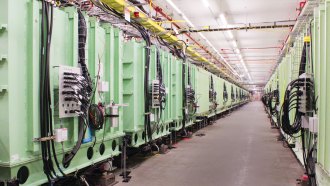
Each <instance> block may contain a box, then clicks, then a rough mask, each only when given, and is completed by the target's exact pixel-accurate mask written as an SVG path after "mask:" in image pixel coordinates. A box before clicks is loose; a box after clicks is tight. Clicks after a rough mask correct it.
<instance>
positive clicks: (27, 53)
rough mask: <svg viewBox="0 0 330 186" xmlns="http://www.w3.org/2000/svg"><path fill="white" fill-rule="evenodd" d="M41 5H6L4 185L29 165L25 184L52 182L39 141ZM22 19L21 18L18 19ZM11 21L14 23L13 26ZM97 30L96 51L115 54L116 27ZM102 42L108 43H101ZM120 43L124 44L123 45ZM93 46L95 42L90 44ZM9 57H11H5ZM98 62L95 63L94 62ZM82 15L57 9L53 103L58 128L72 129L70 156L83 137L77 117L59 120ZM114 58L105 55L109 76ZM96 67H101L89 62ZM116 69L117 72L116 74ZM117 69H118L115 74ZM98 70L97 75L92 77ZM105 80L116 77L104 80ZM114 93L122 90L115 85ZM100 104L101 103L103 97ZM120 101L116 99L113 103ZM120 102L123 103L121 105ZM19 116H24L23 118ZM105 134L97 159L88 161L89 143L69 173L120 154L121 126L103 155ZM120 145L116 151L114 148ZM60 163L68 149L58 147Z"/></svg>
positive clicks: (0, 94) (110, 132)
mask: <svg viewBox="0 0 330 186" xmlns="http://www.w3.org/2000/svg"><path fill="white" fill-rule="evenodd" d="M40 5H41V4H40V2H39V1H27V2H25V3H22V2H18V1H16V0H11V1H7V0H5V1H1V2H0V14H1V16H0V25H1V26H2V25H3V24H7V29H5V30H3V29H0V48H1V50H0V51H1V54H0V56H2V57H1V58H2V60H1V61H0V74H1V78H0V89H1V90H0V111H1V115H0V125H1V128H2V130H1V131H0V149H2V152H1V153H0V180H4V179H10V178H13V177H16V173H17V171H18V169H19V168H20V167H21V166H23V165H24V166H27V167H28V168H29V170H30V177H29V178H28V180H27V182H26V183H25V185H39V184H41V183H44V182H46V177H45V175H44V173H43V170H42V167H43V165H42V161H41V156H40V146H39V143H37V142H33V141H32V139H33V138H38V137H39V133H40V132H39V130H40V129H39V103H38V102H39V47H40V46H39V41H40V40H39V38H40V8H41V6H40ZM17 15H20V16H17ZM9 20H10V21H9ZM107 32H109V33H106V32H105V29H103V28H101V27H98V28H97V29H96V28H95V35H94V39H95V40H98V43H97V44H95V49H92V48H91V47H92V46H90V47H88V48H91V50H94V51H101V50H103V51H105V50H108V51H114V48H113V47H114V46H113V44H111V43H113V42H114V40H115V39H114V38H113V35H114V34H113V31H112V28H111V27H109V30H108V31H107ZM88 33H89V34H91V36H90V39H91V40H90V41H92V40H93V39H92V38H93V35H92V28H89V31H88ZM100 42H102V44H100ZM117 42H118V41H117ZM90 44H92V42H90ZM4 56H6V58H3V57H4ZM3 59H5V60H3ZM90 60H92V59H90ZM77 61H78V16H77V13H76V10H75V9H74V8H66V9H63V10H59V9H54V30H53V37H52V45H51V52H50V67H51V68H50V79H51V85H50V86H51V90H52V91H51V99H52V103H54V105H53V110H54V113H53V121H54V128H60V127H65V128H68V141H67V142H65V143H64V144H63V151H64V152H68V151H70V150H71V148H72V147H73V146H74V145H75V143H76V141H77V136H78V134H77V133H78V122H77V119H76V118H63V119H59V116H58V109H59V107H60V105H59V104H58V84H59V82H58V70H59V68H58V66H59V65H65V66H73V67H78V64H77ZM113 61H114V60H113V59H112V60H110V59H109V56H107V55H104V57H102V58H101V63H102V64H104V67H105V68H103V69H104V73H107V74H110V73H109V68H111V66H112V65H113ZM89 62H90V63H89V64H90V65H89V66H90V68H91V69H95V64H96V63H92V61H89ZM110 70H111V69H110ZM112 70H114V69H112ZM92 71H93V70H91V72H92ZM103 79H104V80H105V81H108V80H109V79H111V77H110V76H108V77H105V76H104V77H103ZM109 85H110V87H109V89H110V90H112V89H118V90H120V87H119V86H118V85H115V84H114V83H110V84H109ZM113 96H114V95H113V94H111V93H108V94H107V95H104V100H103V102H104V103H109V101H110V99H112V97H113ZM97 99H98V98H97ZM113 99H114V100H116V98H113ZM118 102H120V101H118ZM17 113H19V117H17ZM120 125H121V124H119V126H120ZM101 134H103V130H100V131H98V132H97V134H96V135H97V139H98V142H97V143H96V146H95V147H96V148H95V149H94V156H93V157H92V159H91V160H88V159H87V156H86V154H87V153H86V151H87V148H88V147H90V146H91V144H92V143H89V144H84V145H82V146H81V149H80V150H79V151H78V153H77V154H76V156H75V158H74V159H73V161H72V162H71V164H70V166H69V168H68V169H64V168H63V169H64V171H65V172H66V173H69V172H73V171H76V170H77V169H80V168H83V167H86V166H89V165H91V164H94V163H96V162H99V161H102V160H104V159H107V158H109V157H111V156H116V155H118V154H119V153H120V152H119V148H118V145H119V143H120V137H121V136H122V135H123V132H122V130H121V127H117V128H116V129H114V128H110V125H109V124H108V125H106V129H105V139H104V144H105V147H106V151H105V153H104V154H103V155H100V153H98V150H97V149H98V147H99V146H98V144H99V143H100V141H101V139H102V138H101ZM114 141H115V142H116V144H117V145H116V146H115V147H116V148H115V149H112V144H113V143H114ZM55 145H56V149H57V155H58V159H59V160H61V159H62V145H61V144H58V143H55Z"/></svg>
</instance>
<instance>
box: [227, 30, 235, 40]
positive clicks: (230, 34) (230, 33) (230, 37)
mask: <svg viewBox="0 0 330 186" xmlns="http://www.w3.org/2000/svg"><path fill="white" fill-rule="evenodd" d="M227 34H228V37H229V39H234V35H233V32H232V31H228V32H227Z"/></svg>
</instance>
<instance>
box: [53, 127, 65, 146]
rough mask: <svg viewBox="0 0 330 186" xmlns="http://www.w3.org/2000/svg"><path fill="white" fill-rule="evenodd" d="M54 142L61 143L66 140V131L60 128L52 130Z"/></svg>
mask: <svg viewBox="0 0 330 186" xmlns="http://www.w3.org/2000/svg"><path fill="white" fill-rule="evenodd" d="M54 134H55V142H58V143H61V142H64V141H67V140H68V129H67V128H60V129H55V130H54Z"/></svg>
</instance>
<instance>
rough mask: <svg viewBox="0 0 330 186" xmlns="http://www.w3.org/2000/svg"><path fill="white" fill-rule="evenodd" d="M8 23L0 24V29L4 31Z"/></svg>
mask: <svg viewBox="0 0 330 186" xmlns="http://www.w3.org/2000/svg"><path fill="white" fill-rule="evenodd" d="M7 27H8V25H7V24H1V25H0V31H5V30H7Z"/></svg>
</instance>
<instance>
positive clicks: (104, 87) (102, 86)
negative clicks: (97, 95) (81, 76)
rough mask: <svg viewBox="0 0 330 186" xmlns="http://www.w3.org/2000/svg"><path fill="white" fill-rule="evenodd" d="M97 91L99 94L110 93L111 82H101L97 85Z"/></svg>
mask: <svg viewBox="0 0 330 186" xmlns="http://www.w3.org/2000/svg"><path fill="white" fill-rule="evenodd" d="M97 89H98V91H99V92H109V82H107V81H99V82H98V85H97Z"/></svg>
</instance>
